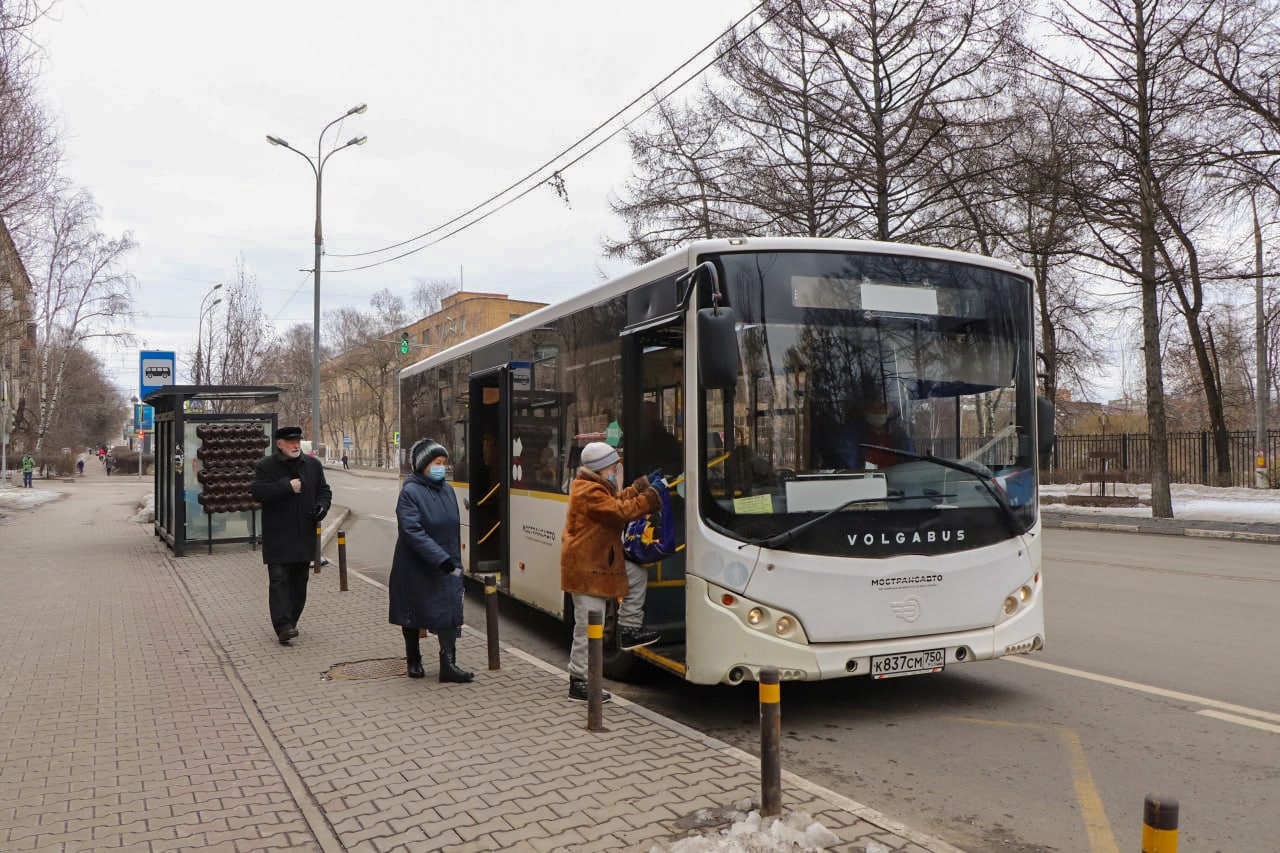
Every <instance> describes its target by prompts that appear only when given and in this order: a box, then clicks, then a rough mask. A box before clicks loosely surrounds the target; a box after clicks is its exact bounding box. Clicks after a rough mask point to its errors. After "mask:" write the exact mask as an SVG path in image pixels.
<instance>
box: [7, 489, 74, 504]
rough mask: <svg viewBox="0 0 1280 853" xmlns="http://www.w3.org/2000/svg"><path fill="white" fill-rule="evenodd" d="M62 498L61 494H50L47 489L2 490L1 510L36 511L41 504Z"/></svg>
mask: <svg viewBox="0 0 1280 853" xmlns="http://www.w3.org/2000/svg"><path fill="white" fill-rule="evenodd" d="M60 497H62V493H61V492H50V491H47V490H45V489H23V488H21V487H19V488H13V489H0V509H8V510H18V509H34V508H35V507H38V506H40V505H41V504H47V503H49V502H51V501H56V500H57V499H58V498H60Z"/></svg>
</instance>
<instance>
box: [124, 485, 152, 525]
mask: <svg viewBox="0 0 1280 853" xmlns="http://www.w3.org/2000/svg"><path fill="white" fill-rule="evenodd" d="M129 520H130V521H136V522H138V523H139V524H150V523H151V522H153V521H155V520H156V494H155V492H148V493H147V497H146V499H145V500H143V501H141V502H139V504H138V511H137V512H135V513H134V514H133V515H132V516H131V517H130V518H129Z"/></svg>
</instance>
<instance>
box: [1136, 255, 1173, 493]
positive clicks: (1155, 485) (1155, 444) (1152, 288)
mask: <svg viewBox="0 0 1280 853" xmlns="http://www.w3.org/2000/svg"><path fill="white" fill-rule="evenodd" d="M1142 239H1143V246H1142V353H1143V364H1144V366H1145V367H1146V374H1147V377H1146V378H1147V424H1148V429H1149V431H1150V434H1151V448H1150V454H1149V458H1150V464H1151V516H1152V518H1173V496H1172V495H1171V494H1170V492H1169V436H1168V432H1167V429H1166V425H1165V414H1164V373H1163V371H1164V365H1163V364H1162V359H1161V357H1160V311H1159V308H1160V293H1159V288H1158V286H1157V281H1156V276H1155V247H1154V241H1153V240H1152V237H1151V234H1150V233H1147V234H1144V235H1143V238H1142Z"/></svg>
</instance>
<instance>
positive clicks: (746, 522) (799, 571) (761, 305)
mask: <svg viewBox="0 0 1280 853" xmlns="http://www.w3.org/2000/svg"><path fill="white" fill-rule="evenodd" d="M1035 377H1036V370H1035V350H1034V346H1033V335H1032V281H1031V278H1030V276H1029V274H1028V273H1027V272H1026V271H1025V270H1023V269H1021V268H1019V267H1016V266H1013V265H1010V264H1007V263H1004V262H1001V261H997V260H993V259H991V258H986V257H980V256H975V255H966V254H962V253H958V252H951V251H945V250H937V249H928V248H923V247H919V246H908V245H896V244H889V243H874V242H864V241H856V240H833V239H804V238H785V239H784V238H733V239H727V240H707V241H700V242H696V243H693V244H691V245H689V246H687V247H686V248H683V249H681V250H679V251H677V252H673V253H671V254H669V255H667V256H665V257H663V258H661V259H659V260H656V261H653V262H651V263H649V264H646V265H644V266H642V267H639V268H637V269H635V270H634V271H631V272H629V273H627V274H626V275H624V276H622V277H620V278H617V279H615V280H613V281H610V282H608V283H606V284H602V285H600V286H597V287H593V288H587V289H584V290H582V292H580V293H578V294H577V295H575V296H573V297H572V298H570V299H567V300H565V301H563V302H560V303H558V304H555V305H551V306H548V307H546V308H542V309H539V310H538V311H536V312H534V313H532V314H529V315H526V316H524V317H521V318H519V319H516V320H513V321H511V322H510V323H507V324H506V325H504V326H502V327H501V328H498V329H495V330H493V331H491V332H488V333H486V334H483V335H481V336H478V337H476V338H473V339H471V340H467V341H465V342H463V343H460V344H458V345H457V346H454V347H452V348H450V349H447V350H444V351H442V352H439V353H436V354H434V355H432V356H431V357H429V358H427V359H424V360H423V361H421V362H419V363H417V364H415V365H413V366H412V367H409V368H406V369H405V370H403V371H402V372H401V374H400V384H401V394H400V399H401V412H400V430H401V433H402V435H403V437H404V442H405V445H406V446H407V445H408V444H410V443H411V442H413V441H414V440H416V439H418V438H423V437H431V438H435V439H437V440H439V441H441V442H442V443H443V444H445V445H446V446H447V447H449V448H450V450H451V452H452V453H453V457H452V459H451V460H450V461H451V463H452V471H451V475H450V477H451V481H452V483H453V486H454V488H455V490H456V491H457V494H458V496H459V501H460V502H461V503H462V507H461V510H462V524H463V528H464V529H463V536H462V540H463V543H464V552H463V554H464V562H465V563H466V564H467V570H468V571H469V572H470V573H472V574H473V575H480V574H488V573H493V574H495V575H497V576H498V577H499V587H500V590H501V592H503V593H505V594H507V595H509V596H511V597H513V598H516V599H519V600H520V601H522V602H525V603H527V604H529V605H532V606H533V607H536V608H540V609H541V610H544V611H546V612H548V613H551V614H554V615H556V616H559V617H561V618H564V619H572V612H573V610H572V607H571V606H570V605H569V602H568V599H567V596H566V595H565V594H564V593H563V592H562V591H561V589H560V537H561V531H562V530H563V528H564V518H565V511H566V507H567V503H568V487H569V482H570V480H571V478H572V477H573V473H574V471H575V470H576V466H577V463H578V455H579V454H580V452H581V449H582V447H583V446H584V445H585V444H586V443H588V442H590V441H597V440H605V441H608V442H609V443H611V444H613V445H615V446H616V447H618V449H619V451H620V452H621V454H622V456H623V459H624V460H625V463H626V467H627V477H628V480H629V479H631V478H634V477H636V476H640V475H642V474H645V473H647V472H649V471H651V470H652V469H654V468H656V467H662V468H663V470H664V471H665V473H666V477H667V479H668V480H669V481H673V480H676V479H677V478H678V477H679V476H680V475H681V474H683V480H682V481H680V483H679V485H678V486H676V487H675V488H674V489H673V490H672V493H671V494H672V514H673V515H674V516H675V518H676V521H677V533H678V539H679V541H680V543H681V544H682V546H683V547H682V548H681V549H680V550H679V551H678V552H677V553H676V554H675V555H674V556H672V557H670V558H667V559H663V560H661V561H660V562H658V563H655V564H652V565H649V566H648V567H647V568H648V571H649V592H648V600H647V603H646V620H645V624H646V627H648V628H651V629H654V630H656V631H658V632H659V633H660V634H661V636H662V639H661V640H660V641H659V643H658V644H656V645H654V646H650V647H648V648H643V649H638V650H636V651H634V652H630V653H624V652H619V651H618V650H617V646H616V641H615V640H613V633H614V632H613V630H612V629H613V620H612V618H610V617H611V616H612V614H607V615H606V649H607V655H606V660H607V664H606V665H607V672H608V674H610V675H611V676H613V677H623V676H624V675H625V671H626V670H627V669H628V668H629V667H631V666H633V665H634V664H635V662H636V659H637V658H644V659H646V660H648V661H649V662H651V663H653V664H656V665H658V666H661V667H664V668H666V669H668V670H670V671H672V672H675V673H677V674H679V675H681V676H682V677H684V678H685V679H687V680H689V681H692V682H696V683H700V684H712V683H718V682H720V683H727V684H737V683H740V682H742V681H744V680H755V679H756V678H757V676H758V673H759V670H760V669H761V668H762V667H765V666H775V667H777V668H778V669H779V670H780V671H781V673H782V677H783V678H784V679H791V680H815V679H824V678H837V677H842V676H861V675H869V676H871V677H872V678H887V677H894V676H900V675H910V674H916V673H929V672H938V671H940V670H942V669H943V668H944V667H947V666H953V665H956V664H960V663H968V662H970V661H977V660H989V659H992V658H998V657H1001V656H1004V655H1011V654H1023V653H1026V652H1030V651H1035V650H1037V649H1039V648H1041V646H1042V645H1043V643H1044V632H1045V626H1044V596H1043V577H1042V575H1041V570H1040V553H1041V546H1040V522H1039V517H1038V512H1037V486H1036V471H1037V467H1038V453H1039V451H1040V450H1041V449H1045V450H1047V448H1048V444H1049V442H1051V441H1052V430H1053V418H1052V407H1051V405H1050V404H1049V403H1048V402H1047V401H1046V400H1044V399H1043V398H1037V397H1036V392H1035Z"/></svg>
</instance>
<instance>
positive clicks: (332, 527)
mask: <svg viewBox="0 0 1280 853" xmlns="http://www.w3.org/2000/svg"><path fill="white" fill-rule="evenodd" d="M329 509H330V513H329V515H328V516H327V517H326V518H325V520H324V524H322V525H320V530H321V533H320V550H321V551H323V550H324V549H325V548H328V547H329V543H330V542H332V541H333V540H334V537H336V536H337V535H338V531H339V530H340V529H341V528H342V525H343V524H345V523H346V520H347V519H348V518H350V517H351V509H350V508H349V507H345V506H330V507H329Z"/></svg>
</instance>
